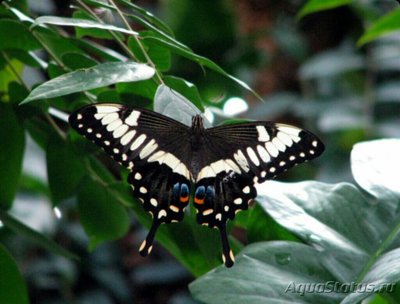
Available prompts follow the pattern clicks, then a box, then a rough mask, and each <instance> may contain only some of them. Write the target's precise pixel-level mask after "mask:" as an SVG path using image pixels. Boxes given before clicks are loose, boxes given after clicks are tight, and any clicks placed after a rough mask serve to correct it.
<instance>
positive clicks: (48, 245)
mask: <svg viewBox="0 0 400 304" xmlns="http://www.w3.org/2000/svg"><path fill="white" fill-rule="evenodd" d="M0 220H1V221H2V222H3V224H4V226H6V227H7V228H9V229H10V230H12V231H14V232H15V233H16V234H18V235H20V236H23V237H25V238H27V239H28V240H29V241H31V242H33V243H35V244H37V245H38V246H40V247H42V248H43V249H45V250H48V251H50V252H52V253H54V254H57V255H61V256H63V257H66V258H68V259H75V260H79V258H78V257H77V256H76V255H75V254H73V253H71V252H69V251H67V250H65V249H64V248H62V247H61V246H60V245H58V244H57V243H55V242H54V241H52V240H51V239H49V238H47V237H45V236H44V235H43V234H41V233H39V232H37V231H35V230H33V229H32V228H30V227H29V226H26V225H25V224H23V223H21V222H20V221H19V220H17V219H16V218H14V217H13V216H11V215H9V214H8V213H6V212H4V211H2V210H0ZM0 273H1V271H0Z"/></svg>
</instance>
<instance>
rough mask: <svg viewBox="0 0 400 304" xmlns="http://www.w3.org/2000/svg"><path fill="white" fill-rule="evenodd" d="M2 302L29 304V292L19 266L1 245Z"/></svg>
mask: <svg viewBox="0 0 400 304" xmlns="http://www.w3.org/2000/svg"><path fill="white" fill-rule="evenodd" d="M0 269H1V271H0V302H1V303H13V304H28V303H29V298H28V291H27V288H26V285H25V282H24V279H23V278H22V276H21V274H20V272H19V269H18V266H17V264H16V263H15V261H14V259H13V258H12V257H11V255H10V254H9V253H8V252H7V250H6V249H5V248H4V247H3V245H1V244H0Z"/></svg>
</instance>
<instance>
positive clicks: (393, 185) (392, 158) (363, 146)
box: [351, 139, 400, 197]
mask: <svg viewBox="0 0 400 304" xmlns="http://www.w3.org/2000/svg"><path fill="white" fill-rule="evenodd" d="M399 155H400V139H380V140H373V141H367V142H362V143H357V144H356V145H354V147H353V150H352V151H351V171H352V173H353V176H354V179H355V180H356V182H357V184H359V185H360V186H361V187H362V188H363V189H364V190H365V191H367V192H369V193H371V194H372V195H374V196H376V197H381V196H382V194H383V192H382V189H384V190H386V191H387V190H389V191H393V192H395V193H397V194H398V195H399V196H400V170H399V167H398V166H396V165H395V164H398V162H399Z"/></svg>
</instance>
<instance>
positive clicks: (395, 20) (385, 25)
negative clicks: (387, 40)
mask: <svg viewBox="0 0 400 304" xmlns="http://www.w3.org/2000/svg"><path fill="white" fill-rule="evenodd" d="M398 31H400V9H399V8H398V9H395V10H393V11H392V12H390V13H389V14H386V15H385V16H383V17H381V18H379V19H378V20H376V21H375V22H374V23H373V24H372V25H371V26H370V27H369V28H368V29H367V31H366V32H365V33H364V34H363V35H362V36H361V38H360V39H359V40H358V41H357V44H358V46H362V45H364V44H366V43H367V42H371V41H373V40H375V39H377V38H380V37H383V36H387V35H390V34H394V33H396V32H398Z"/></svg>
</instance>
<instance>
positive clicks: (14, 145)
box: [0, 102, 25, 209]
mask: <svg viewBox="0 0 400 304" xmlns="http://www.w3.org/2000/svg"><path fill="white" fill-rule="evenodd" d="M24 150H25V134H24V129H23V128H22V126H21V125H20V123H19V122H18V118H17V116H16V115H15V113H14V110H13V107H12V105H10V104H5V103H2V102H0V168H1V169H0V208H1V209H8V208H10V207H11V205H12V203H13V201H14V197H15V194H16V191H17V189H18V182H19V178H20V176H21V169H22V159H23V154H24Z"/></svg>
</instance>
